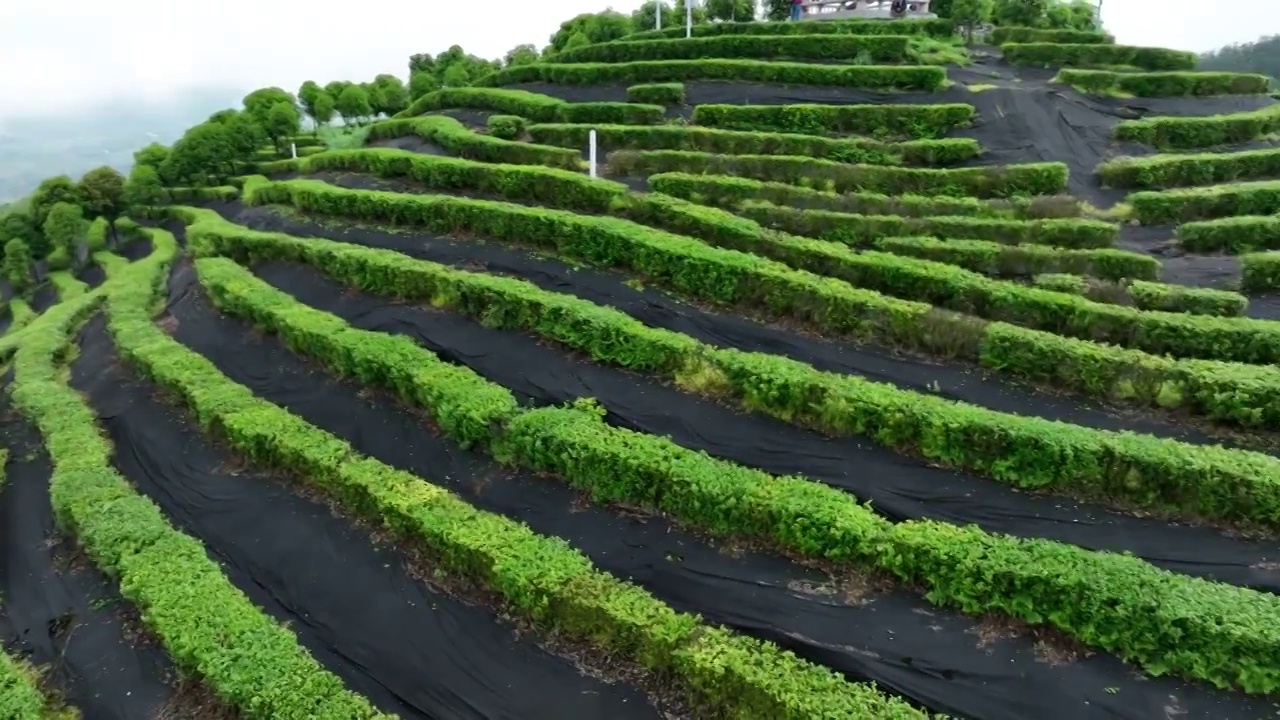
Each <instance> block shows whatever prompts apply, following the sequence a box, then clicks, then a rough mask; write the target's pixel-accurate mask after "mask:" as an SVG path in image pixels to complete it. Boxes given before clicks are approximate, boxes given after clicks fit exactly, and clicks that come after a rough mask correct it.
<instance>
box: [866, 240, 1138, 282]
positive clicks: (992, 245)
mask: <svg viewBox="0 0 1280 720" xmlns="http://www.w3.org/2000/svg"><path fill="white" fill-rule="evenodd" d="M871 247H874V248H875V249H877V250H883V251H885V252H891V253H893V254H894V255H907V256H910V257H917V258H922V259H924V260H934V261H937V262H943V263H947V264H948V265H956V266H959V267H962V268H965V269H968V270H972V271H974V272H978V273H982V274H983V275H990V276H992V277H1015V278H1016V277H1030V276H1034V275H1040V274H1049V273H1053V274H1064V273H1069V275H1068V276H1069V277H1076V276H1080V275H1088V276H1091V277H1096V278H1099V279H1103V280H1114V281H1118V280H1125V279H1139V280H1155V279H1156V278H1157V277H1158V276H1159V273H1160V262H1159V261H1158V260H1156V259H1155V258H1153V257H1151V256H1150V255H1146V254H1144V253H1135V252H1129V251H1127V250H1116V249H1113V248H1062V247H1048V246H1045V245H1008V244H1005V243H998V242H991V241H988V240H965V239H951V240H939V239H937V238H934V237H884V238H879V239H877V240H873V241H871ZM1082 279H1083V278H1082Z"/></svg>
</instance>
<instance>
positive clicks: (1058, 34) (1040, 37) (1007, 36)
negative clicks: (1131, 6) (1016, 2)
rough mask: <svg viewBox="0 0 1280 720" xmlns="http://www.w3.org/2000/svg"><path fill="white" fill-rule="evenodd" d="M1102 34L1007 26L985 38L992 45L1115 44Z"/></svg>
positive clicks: (1085, 31)
mask: <svg viewBox="0 0 1280 720" xmlns="http://www.w3.org/2000/svg"><path fill="white" fill-rule="evenodd" d="M1115 41H1116V40H1115V38H1113V37H1111V36H1110V35H1108V34H1107V33H1104V32H1090V31H1087V30H1049V29H1046V28H1033V27H1018V26H1013V25H1011V26H1007V27H997V28H996V29H994V30H992V31H991V34H990V35H988V36H987V42H990V43H991V44H992V45H1004V44H1007V43H1055V44H1056V43H1064V44H1069V45H1102V44H1106V43H1113V42H1115Z"/></svg>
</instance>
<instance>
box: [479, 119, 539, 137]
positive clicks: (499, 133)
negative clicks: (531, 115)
mask: <svg viewBox="0 0 1280 720" xmlns="http://www.w3.org/2000/svg"><path fill="white" fill-rule="evenodd" d="M528 124H529V123H528V121H527V120H525V119H524V118H522V117H520V116H519V115H490V116H489V119H488V120H487V121H486V122H485V125H486V127H487V128H488V130H489V134H490V135H492V136H493V137H496V138H498V139H500V140H517V139H519V138H520V137H521V136H522V135H524V132H525V129H526V127H527V126H528Z"/></svg>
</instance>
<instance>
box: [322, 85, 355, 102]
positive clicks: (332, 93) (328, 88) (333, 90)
mask: <svg viewBox="0 0 1280 720" xmlns="http://www.w3.org/2000/svg"><path fill="white" fill-rule="evenodd" d="M354 84H355V83H350V82H347V81H346V80H334V81H333V82H330V83H325V86H324V91H325V92H327V93H329V97H331V98H333V99H334V100H337V99H338V98H340V97H342V91H343V90H346V89H347V88H349V87H351V86H352V85H354Z"/></svg>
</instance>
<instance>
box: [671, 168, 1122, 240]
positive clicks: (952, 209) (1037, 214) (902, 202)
mask: <svg viewBox="0 0 1280 720" xmlns="http://www.w3.org/2000/svg"><path fill="white" fill-rule="evenodd" d="M649 187H650V188H652V189H653V190H655V191H657V192H660V193H665V194H667V195H672V196H675V197H679V198H684V199H685V200H692V201H694V202H696V203H698V204H700V205H714V206H715V207H720V208H725V209H727V210H737V209H738V208H739V207H741V206H742V204H743V203H746V202H751V201H755V200H763V201H765V202H771V203H773V204H775V205H789V206H795V207H802V208H808V209H816V210H836V211H839V212H847V213H857V214H861V215H901V216H904V217H923V216H929V215H946V216H948V217H956V216H965V217H983V218H1000V219H1006V220H1010V219H1050V218H1074V217H1077V216H1078V215H1079V214H1080V201H1079V200H1077V199H1076V198H1074V197H1072V196H1071V195H1049V196H1036V197H1015V198H1007V199H995V200H979V199H978V198H972V197H947V196H945V195H911V194H903V195H885V194H882V193H871V192H852V193H834V192H827V191H824V190H814V189H812V188H806V187H800V186H799V185H790V184H788V183H775V182H762V181H760V180H751V179H748V178H738V177H731V176H728V175H700V174H699V175H693V174H689V173H658V174H657V175H650V176H649ZM1117 233H1118V231H1117Z"/></svg>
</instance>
